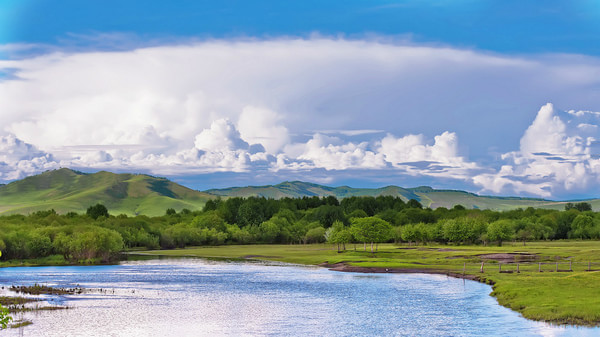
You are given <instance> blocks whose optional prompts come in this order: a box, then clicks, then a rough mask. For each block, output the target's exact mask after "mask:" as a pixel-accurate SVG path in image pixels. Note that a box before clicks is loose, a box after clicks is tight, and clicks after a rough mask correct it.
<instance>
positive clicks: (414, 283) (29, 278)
mask: <svg viewBox="0 0 600 337" xmlns="http://www.w3.org/2000/svg"><path fill="white" fill-rule="evenodd" d="M36 282H37V283H47V284H54V285H57V286H62V287H69V286H73V285H80V286H82V287H84V288H88V289H99V288H102V289H103V290H104V291H103V292H102V293H100V292H92V293H86V294H83V295H73V296H71V295H68V296H59V297H57V298H56V300H57V301H60V303H64V304H66V305H68V306H70V307H72V309H69V310H60V311H49V312H43V311H42V312H36V313H30V314H25V316H27V317H30V319H31V320H32V321H33V322H34V324H33V325H30V326H27V327H24V328H20V329H9V330H7V331H3V334H6V335H9V336H10V335H20V334H23V335H26V336H41V335H44V336H74V335H86V336H106V335H118V336H198V335H235V336H239V335H252V336H256V335H286V336H289V335H292V336H294V335H302V336H306V335H313V336H350V335H363V336H364V335H386V336H390V335H396V336H482V335H487V336H514V335H519V336H582V335H584V336H585V335H589V336H592V335H598V334H600V330H599V329H597V328H594V329H591V328H579V329H578V328H574V327H557V326H552V325H548V324H544V323H539V322H533V321H529V320H526V319H524V318H522V317H520V316H519V315H518V314H517V313H515V312H512V311H510V310H508V309H506V308H503V307H501V306H499V305H498V304H497V302H496V300H495V299H494V298H492V297H490V296H489V295H488V294H489V292H490V291H491V289H490V287H489V286H487V285H484V284H480V283H477V282H473V281H465V280H460V279H453V278H449V277H446V276H440V275H425V274H376V275H373V274H357V273H339V272H332V271H329V270H326V269H322V268H315V267H302V266H293V265H285V264H281V263H275V264H271V263H243V262H225V261H207V260H202V259H160V260H158V259H157V260H144V261H136V262H125V263H122V264H120V265H115V266H85V267H80V266H66V267H36V268H20V267H19V268H4V269H2V270H0V283H1V284H4V285H10V284H25V285H27V284H33V283H36Z"/></svg>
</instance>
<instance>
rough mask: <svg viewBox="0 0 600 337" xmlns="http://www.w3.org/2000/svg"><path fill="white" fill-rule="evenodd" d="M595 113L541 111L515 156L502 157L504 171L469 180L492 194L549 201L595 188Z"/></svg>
mask: <svg viewBox="0 0 600 337" xmlns="http://www.w3.org/2000/svg"><path fill="white" fill-rule="evenodd" d="M598 125H600V113H597V112H591V111H568V112H561V111H558V110H556V109H555V108H554V106H553V105H552V104H550V103H548V104H546V105H544V106H543V107H542V108H541V109H540V110H539V112H538V113H537V116H536V118H535V120H534V121H533V123H532V124H531V125H530V126H529V128H527V130H526V131H525V133H524V134H523V137H522V138H521V142H520V144H521V145H520V149H519V151H514V152H508V153H505V154H503V155H502V160H504V161H505V163H506V164H505V165H503V166H502V167H501V169H500V170H499V171H498V172H496V173H492V174H482V175H478V176H476V177H474V182H475V183H476V184H478V185H480V186H482V187H483V188H484V190H487V191H492V192H494V193H507V192H509V193H510V192H513V191H514V192H517V193H522V192H526V193H528V194H533V195H539V196H543V197H550V196H552V195H556V194H563V193H565V192H569V191H574V190H575V191H576V190H585V189H588V188H595V187H598V185H599V183H600V159H599V154H600V151H598V150H599V148H598V145H599V143H598V141H599V140H600V133H599V131H598Z"/></svg>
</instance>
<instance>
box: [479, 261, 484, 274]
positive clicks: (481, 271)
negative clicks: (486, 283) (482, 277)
mask: <svg viewBox="0 0 600 337" xmlns="http://www.w3.org/2000/svg"><path fill="white" fill-rule="evenodd" d="M484 263H485V262H483V261H482V262H481V270H480V271H479V272H480V273H483V264H484Z"/></svg>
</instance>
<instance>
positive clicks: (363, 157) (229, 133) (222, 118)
mask: <svg viewBox="0 0 600 337" xmlns="http://www.w3.org/2000/svg"><path fill="white" fill-rule="evenodd" d="M2 70H6V71H8V70H10V73H11V76H10V77H6V78H4V79H0V120H2V124H1V125H0V128H1V129H0V137H2V138H1V139H2V143H0V146H2V148H0V181H3V182H6V181H10V180H13V179H18V178H21V177H23V176H25V175H29V174H33V173H37V172H40V171H43V170H46V169H50V168H55V167H59V166H71V167H77V168H90V169H121V170H128V171H135V170H144V171H149V172H152V173H156V174H165V175H191V174H197V173H211V172H255V171H256V172H262V173H264V174H269V173H272V172H277V173H278V174H280V175H285V174H286V172H311V171H312V170H325V171H327V172H329V173H331V174H333V175H335V174H336V172H340V171H348V170H349V171H353V170H358V171H360V172H362V173H364V172H375V173H373V175H377V172H382V171H385V172H387V173H388V174H391V176H392V177H393V175H394V174H396V175H405V176H410V177H430V178H431V179H432V180H434V179H454V180H457V181H461V182H464V184H465V188H469V186H471V187H473V188H475V187H477V188H482V189H483V190H484V191H488V192H493V193H500V194H513V193H524V194H531V195H539V196H553V195H560V194H561V193H563V192H564V193H567V192H569V191H585V190H589V189H590V188H592V187H593V186H595V185H597V184H598V178H597V170H598V168H597V167H598V164H597V163H596V160H597V158H596V155H595V154H596V153H597V152H595V147H596V139H598V135H597V132H598V122H599V121H598V120H597V118H598V114H596V113H594V112H590V111H568V112H559V111H556V110H555V109H554V108H553V107H551V106H545V107H544V108H542V110H540V112H539V113H538V116H537V117H536V119H535V120H534V122H533V124H531V125H530V126H529V128H528V123H529V122H530V119H527V118H523V117H522V116H523V115H524V114H530V113H531V111H535V110H532V108H531V107H532V106H533V107H535V108H537V107H539V102H540V101H543V100H545V99H546V97H554V96H557V97H558V98H557V102H558V103H559V104H560V105H561V106H572V104H570V102H578V104H579V103H580V104H581V105H580V106H591V107H594V103H595V99H594V97H596V96H594V95H596V94H595V93H596V91H595V90H597V87H598V85H600V62H599V61H598V60H596V59H594V58H585V57H580V56H569V55H566V56H565V55H560V56H552V55H545V56H531V57H511V56H501V55H490V54H486V53H481V52H476V51H470V50H460V49H453V48H447V47H431V46H416V45H397V44H392V43H384V42H380V41H354V40H343V39H342V40H333V39H321V38H315V39H309V40H303V39H278V40H268V41H219V40H217V41H208V42H202V43H190V44H184V45H175V46H158V47H148V48H138V49H135V50H129V51H118V52H95V51H90V52H77V53H69V52H56V51H53V52H51V53H48V54H41V55H40V56H36V57H31V58H24V59H20V60H10V61H7V60H5V61H1V60H0V72H1V71H2ZM507 102H510V103H507ZM567 103H569V104H567ZM596 104H597V103H596ZM482 111H486V112H485V113H484V112H482ZM515 121H516V122H515ZM319 130H321V131H319ZM523 130H526V131H525V133H524V134H523ZM519 137H521V143H520V145H519V144H517V143H516V140H517V139H519ZM459 139H460V142H459ZM507 139H508V140H509V141H506V140H507ZM513 140H515V141H513ZM513 143H514V144H513ZM491 147H496V148H497V149H496V151H499V152H501V153H504V154H503V155H502V156H501V157H500V159H501V160H502V166H498V165H495V164H485V165H484V164H481V163H482V162H485V160H482V159H485V157H486V156H487V150H488V149H489V148H491ZM517 147H519V148H518V150H517V151H514V150H515V149H516V148H517ZM467 150H468V151H467ZM467 153H469V154H470V156H469V155H467ZM390 172H391V173H390ZM362 173H361V174H362ZM365 176H366V177H367V178H368V174H367V175H365ZM307 177H308V178H307V179H310V175H307ZM248 183H252V182H248ZM389 183H394V181H393V180H390V181H389ZM431 184H432V185H436V184H435V182H432V183H431Z"/></svg>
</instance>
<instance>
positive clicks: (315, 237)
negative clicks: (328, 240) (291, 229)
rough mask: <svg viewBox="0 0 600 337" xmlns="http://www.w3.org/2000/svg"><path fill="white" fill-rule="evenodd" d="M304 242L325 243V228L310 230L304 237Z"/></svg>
mask: <svg viewBox="0 0 600 337" xmlns="http://www.w3.org/2000/svg"><path fill="white" fill-rule="evenodd" d="M304 242H306V243H321V242H325V228H323V227H316V228H312V229H310V230H309V231H308V232H306V235H305V236H304Z"/></svg>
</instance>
